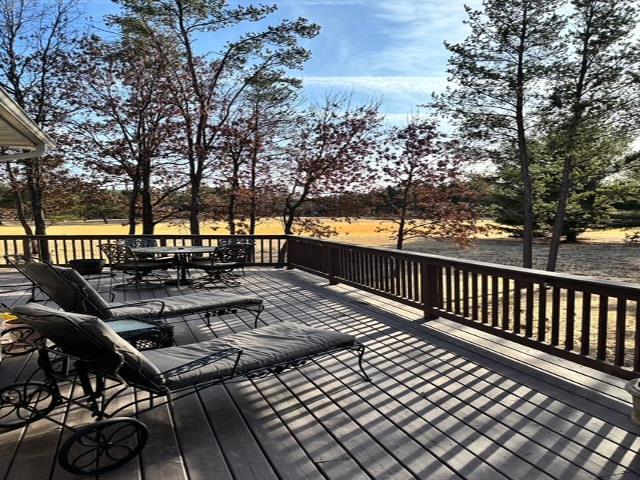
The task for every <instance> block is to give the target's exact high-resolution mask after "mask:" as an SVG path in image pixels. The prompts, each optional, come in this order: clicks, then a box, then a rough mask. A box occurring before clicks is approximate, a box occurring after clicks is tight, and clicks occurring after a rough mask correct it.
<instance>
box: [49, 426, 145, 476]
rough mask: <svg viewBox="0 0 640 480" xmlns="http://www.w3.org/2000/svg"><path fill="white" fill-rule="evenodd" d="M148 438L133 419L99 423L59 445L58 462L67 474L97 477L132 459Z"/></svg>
mask: <svg viewBox="0 0 640 480" xmlns="http://www.w3.org/2000/svg"><path fill="white" fill-rule="evenodd" d="M148 438H149V432H148V430H147V427H146V426H145V424H144V423H142V422H140V421H138V420H136V419H134V418H128V417H114V418H110V419H107V420H100V421H98V422H95V423H92V424H89V425H85V426H84V427H81V428H79V429H78V430H76V431H75V432H74V433H73V435H71V436H70V437H69V438H68V439H67V440H66V441H65V442H64V443H63V444H62V448H61V449H60V452H59V453H58V461H59V462H60V465H61V466H62V468H64V469H65V470H66V471H68V472H71V473H75V474H78V475H99V474H102V473H105V472H109V471H111V470H115V469H116V468H118V467H120V466H121V465H124V464H125V463H127V462H128V461H129V460H131V459H133V458H135V457H136V456H137V455H138V454H139V453H140V452H141V451H142V449H143V448H144V446H145V444H146V443H147V439H148Z"/></svg>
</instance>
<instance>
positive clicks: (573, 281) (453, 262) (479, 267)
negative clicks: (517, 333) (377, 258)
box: [289, 235, 640, 296]
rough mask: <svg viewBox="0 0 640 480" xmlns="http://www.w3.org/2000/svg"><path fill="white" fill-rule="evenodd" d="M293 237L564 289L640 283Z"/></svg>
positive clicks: (635, 291) (633, 289) (630, 289)
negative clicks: (554, 285)
mask: <svg viewBox="0 0 640 480" xmlns="http://www.w3.org/2000/svg"><path fill="white" fill-rule="evenodd" d="M289 237H290V238H292V239H294V240H302V241H304V242H307V243H316V244H318V245H328V246H334V247H337V248H339V247H342V248H345V247H346V248H350V249H353V250H361V251H369V252H375V253H377V254H380V255H386V256H395V257H400V258H407V259H413V260H423V261H425V262H428V263H430V264H432V265H437V266H450V267H457V266H458V267H461V268H462V269H467V270H473V271H477V272H480V273H487V274H492V273H493V274H496V275H502V276H505V277H509V278H514V279H518V280H528V281H537V282H541V281H542V282H548V283H553V284H558V285H560V284H562V286H565V287H566V288H572V286H575V287H578V288H576V289H580V288H582V289H584V288H585V287H590V288H591V289H593V290H603V293H607V292H604V290H607V291H613V290H615V292H616V293H617V294H621V295H629V296H639V295H640V284H637V283H625V282H616V281H613V280H603V279H598V278H593V277H587V276H581V275H571V274H567V273H558V272H547V271H545V270H536V269H533V268H523V267H513V266H509V265H500V264H497V263H489V262H480V261H477V260H467V259H460V258H455V257H446V256H443V255H433V254H430V253H422V252H408V251H405V250H396V249H391V248H382V247H365V246H362V245H356V244H353V243H348V242H341V241H336V240H324V239H322V240H321V239H317V238H312V237H305V236H300V235H289Z"/></svg>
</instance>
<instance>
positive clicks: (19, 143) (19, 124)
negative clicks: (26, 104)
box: [0, 88, 55, 161]
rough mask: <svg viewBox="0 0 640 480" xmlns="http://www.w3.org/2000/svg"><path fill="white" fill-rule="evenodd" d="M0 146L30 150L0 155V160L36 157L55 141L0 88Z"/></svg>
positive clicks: (52, 145)
mask: <svg viewBox="0 0 640 480" xmlns="http://www.w3.org/2000/svg"><path fill="white" fill-rule="evenodd" d="M0 147H8V148H12V149H23V150H30V151H28V152H24V153H14V154H11V155H0V161H13V160H24V159H27V158H33V157H38V156H40V155H42V154H44V152H45V151H47V150H48V149H51V148H53V147H55V143H54V142H53V140H51V139H50V138H49V137H48V136H47V135H46V134H45V133H44V132H43V131H42V130H40V128H39V127H38V126H37V125H36V124H35V123H34V122H33V121H32V120H31V119H30V118H29V116H28V115H27V114H26V113H25V112H24V110H22V108H20V106H19V105H18V104H17V103H16V102H14V101H13V99H12V98H11V97H10V96H9V95H8V94H7V93H6V92H5V91H4V90H3V89H2V88H0Z"/></svg>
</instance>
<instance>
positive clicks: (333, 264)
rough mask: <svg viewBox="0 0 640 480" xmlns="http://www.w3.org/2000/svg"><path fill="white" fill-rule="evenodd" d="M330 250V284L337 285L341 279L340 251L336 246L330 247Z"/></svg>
mask: <svg viewBox="0 0 640 480" xmlns="http://www.w3.org/2000/svg"><path fill="white" fill-rule="evenodd" d="M328 250H329V285H337V284H338V283H340V281H339V280H338V279H337V277H338V276H339V275H340V270H339V269H340V264H339V263H338V251H337V250H336V249H335V248H332V247H328Z"/></svg>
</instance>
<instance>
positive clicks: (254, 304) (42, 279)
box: [6, 256, 264, 327]
mask: <svg viewBox="0 0 640 480" xmlns="http://www.w3.org/2000/svg"><path fill="white" fill-rule="evenodd" d="M6 258H7V261H8V262H9V263H10V264H11V265H12V266H13V267H15V268H16V269H17V270H18V271H20V272H21V273H22V274H23V275H24V276H25V277H27V278H28V279H29V280H31V281H32V282H33V283H34V284H35V285H37V286H38V288H39V289H40V290H41V291H42V292H44V293H45V294H46V295H47V296H48V297H50V298H51V300H53V301H54V302H55V303H57V304H58V305H59V306H60V307H61V308H62V309H64V310H66V311H67V312H73V313H82V314H87V315H95V316H97V317H98V318H100V319H102V320H104V321H112V320H122V319H135V320H147V319H155V320H158V319H161V318H167V317H175V316H180V315H190V314H194V313H202V314H204V317H205V320H206V323H207V326H209V325H210V324H211V316H212V315H224V314H227V313H235V312H236V311H237V310H245V311H247V312H249V313H251V314H252V315H253V316H254V327H256V326H257V325H258V320H259V317H260V313H261V312H262V310H263V309H264V306H263V305H262V299H261V298H260V297H255V296H249V295H236V294H232V293H223V292H215V293H214V292H199V293H188V294H181V295H176V296H173V297H164V298H153V299H149V300H141V301H135V302H124V303H109V302H107V301H106V300H105V299H104V298H103V297H102V296H101V295H100V293H98V292H97V291H96V290H95V289H94V288H93V287H92V286H91V284H90V283H89V282H87V281H86V280H85V279H84V278H83V277H82V275H80V274H79V273H78V272H76V271H75V270H73V269H71V268H63V267H56V266H54V265H51V264H50V263H48V262H44V261H36V260H33V259H27V258H25V257H21V256H14V257H6Z"/></svg>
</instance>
